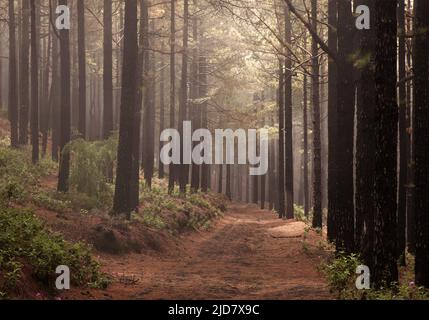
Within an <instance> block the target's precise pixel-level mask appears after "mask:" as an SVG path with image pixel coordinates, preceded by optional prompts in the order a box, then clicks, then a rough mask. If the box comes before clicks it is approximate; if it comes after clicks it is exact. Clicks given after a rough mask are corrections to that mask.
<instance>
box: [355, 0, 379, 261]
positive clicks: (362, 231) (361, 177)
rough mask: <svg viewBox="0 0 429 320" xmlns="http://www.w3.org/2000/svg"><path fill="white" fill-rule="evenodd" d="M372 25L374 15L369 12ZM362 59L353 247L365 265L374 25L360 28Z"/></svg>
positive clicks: (370, 215)
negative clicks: (357, 250)
mask: <svg viewBox="0 0 429 320" xmlns="http://www.w3.org/2000/svg"><path fill="white" fill-rule="evenodd" d="M357 4H358V5H367V6H368V7H369V8H370V12H371V13H373V12H374V1H373V0H360V1H359V2H357ZM371 18H372V19H371V21H372V24H373V25H375V22H374V17H373V16H371ZM359 36H360V39H359V41H360V51H359V56H358V59H359V60H360V61H362V62H361V63H360V64H359V66H358V68H359V70H358V71H359V73H360V77H359V80H358V85H357V106H356V107H357V126H356V130H357V132H356V199H355V203H356V248H357V249H359V250H360V252H361V255H362V258H363V260H364V261H365V264H366V265H367V266H370V267H372V265H373V249H374V197H373V194H374V190H373V186H374V170H375V167H374V153H375V149H374V147H375V146H374V143H375V140H374V133H375V132H374V104H375V83H374V81H375V79H374V76H375V75H374V48H375V34H374V29H373V28H371V29H369V30H360V31H359Z"/></svg>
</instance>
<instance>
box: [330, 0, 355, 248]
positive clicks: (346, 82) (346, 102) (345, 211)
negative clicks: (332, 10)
mask: <svg viewBox="0 0 429 320" xmlns="http://www.w3.org/2000/svg"><path fill="white" fill-rule="evenodd" d="M353 28H354V25H353V19H352V5H351V1H350V0H345V1H339V2H338V28H337V32H338V54H337V59H338V61H337V67H338V70H339V71H340V70H341V77H339V78H338V82H337V97H338V102H337V103H338V105H337V108H338V113H337V128H336V130H338V131H337V138H336V141H335V148H336V150H337V151H338V152H335V153H334V157H335V159H336V167H337V170H336V175H335V177H336V184H335V185H336V188H337V189H336V197H335V207H334V215H335V216H336V219H335V221H336V226H337V228H336V234H337V243H336V244H337V249H338V251H345V252H346V253H351V252H353V251H354V250H355V244H354V236H355V232H354V229H355V228H354V218H355V217H354V192H353V172H354V167H353V150H354V139H353V135H354V115H355V112H354V104H355V88H354V81H353V64H352V61H351V60H350V56H351V55H352V53H353V41H352V38H353V37H352V34H353Z"/></svg>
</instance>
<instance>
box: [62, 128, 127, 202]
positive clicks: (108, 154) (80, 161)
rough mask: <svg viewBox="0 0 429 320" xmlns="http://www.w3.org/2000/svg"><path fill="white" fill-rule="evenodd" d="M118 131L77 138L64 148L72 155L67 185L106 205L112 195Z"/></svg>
mask: <svg viewBox="0 0 429 320" xmlns="http://www.w3.org/2000/svg"><path fill="white" fill-rule="evenodd" d="M117 141H118V139H117V135H113V136H111V137H110V138H109V139H108V140H105V141H97V142H89V141H85V140H83V139H77V140H73V141H72V142H70V143H69V144H68V145H67V146H66V147H65V149H64V151H63V152H68V153H70V155H71V171H70V185H71V186H72V187H74V188H75V189H76V191H77V192H79V193H83V194H86V195H88V196H89V197H92V198H95V199H97V201H98V202H99V204H100V206H102V207H105V208H108V207H110V206H111V201H112V199H113V186H112V182H113V168H114V163H115V161H116V154H117V143H118V142H117Z"/></svg>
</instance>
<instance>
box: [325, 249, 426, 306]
mask: <svg viewBox="0 0 429 320" xmlns="http://www.w3.org/2000/svg"><path fill="white" fill-rule="evenodd" d="M361 264H362V263H361V261H360V259H359V256H358V255H355V254H351V255H346V254H344V253H340V254H338V255H337V256H336V257H335V258H334V259H332V261H330V262H329V263H327V264H325V265H323V266H322V270H323V271H324V273H325V274H326V278H327V280H328V284H329V287H330V289H331V291H332V292H334V293H335V294H337V297H338V298H339V299H347V300H428V299H429V291H428V290H427V289H424V288H423V287H417V286H415V284H414V282H413V281H408V279H405V281H404V283H400V284H398V283H391V284H389V286H388V287H385V288H380V289H378V290H375V289H370V290H358V289H357V288H356V284H355V283H356V279H357V276H358V275H357V274H356V268H357V267H358V266H359V265H361ZM408 268H409V269H410V270H408V271H410V272H411V273H413V270H412V269H413V266H412V264H411V265H409V266H408Z"/></svg>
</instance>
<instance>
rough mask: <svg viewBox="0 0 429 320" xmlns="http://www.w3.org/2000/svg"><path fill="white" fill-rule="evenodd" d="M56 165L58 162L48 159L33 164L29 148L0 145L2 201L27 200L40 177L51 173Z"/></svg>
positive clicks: (0, 199)
mask: <svg viewBox="0 0 429 320" xmlns="http://www.w3.org/2000/svg"><path fill="white" fill-rule="evenodd" d="M55 167H56V164H55V163H53V162H52V161H51V160H48V159H41V160H40V162H39V163H38V164H36V165H33V164H32V162H31V154H30V152H29V151H28V150H27V149H22V150H15V149H11V148H8V147H5V146H0V202H2V203H8V202H10V201H12V202H19V203H23V202H25V200H27V199H28V197H29V195H30V194H31V193H32V192H34V190H36V189H37V188H38V185H37V184H38V181H39V179H40V178H41V177H43V176H47V175H49V174H50V173H51V172H52V170H53V169H55Z"/></svg>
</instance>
